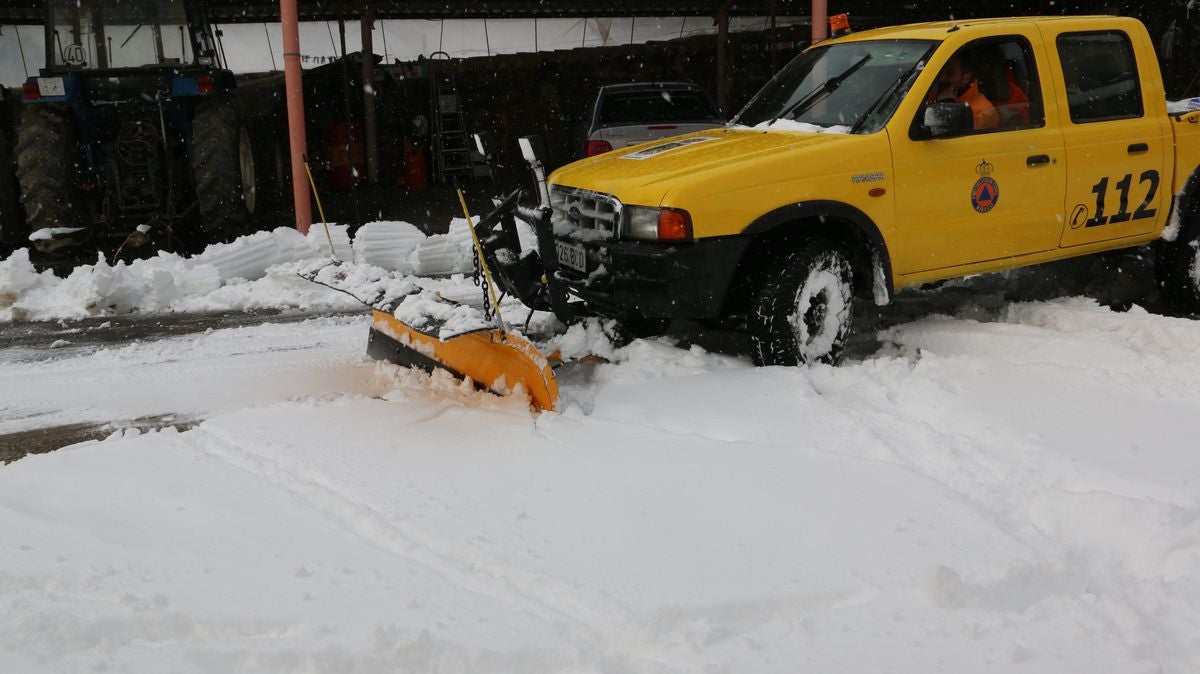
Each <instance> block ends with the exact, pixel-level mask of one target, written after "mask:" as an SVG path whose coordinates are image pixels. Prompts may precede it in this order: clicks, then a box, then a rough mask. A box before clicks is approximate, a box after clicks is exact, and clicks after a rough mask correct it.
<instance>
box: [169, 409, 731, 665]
mask: <svg viewBox="0 0 1200 674" xmlns="http://www.w3.org/2000/svg"><path fill="white" fill-rule="evenodd" d="M444 411H445V410H444V409H439V410H438V411H437V412H436V413H435V414H433V415H432V416H431V417H430V418H435V417H437V416H438V415H440V414H441V413H442V412H444ZM423 418H424V417H423ZM418 421H421V419H418ZM182 437H184V438H186V439H187V440H188V441H189V442H190V443H191V444H192V445H193V446H194V447H195V448H196V450H198V451H200V452H203V453H205V454H208V455H210V456H213V457H215V458H217V459H219V460H221V461H224V462H226V463H228V464H230V465H232V466H234V467H236V468H239V469H241V470H245V471H247V472H249V473H251V474H253V475H255V476H257V477H259V478H261V479H263V480H265V481H267V482H270V483H271V484H274V485H277V486H279V487H281V488H282V489H284V490H285V491H287V492H289V493H291V494H293V495H294V496H295V497H296V498H298V499H299V500H300V501H301V502H303V503H306V504H308V505H309V506H311V507H312V508H313V509H315V510H317V511H318V512H320V513H321V514H322V515H324V516H326V517H329V518H331V519H333V520H335V521H337V522H339V523H341V524H342V525H343V526H344V527H345V528H346V529H347V530H349V531H351V532H353V533H354V534H356V535H357V536H359V537H360V538H361V539H362V540H364V541H365V542H367V543H368V544H370V545H372V546H374V547H376V548H379V549H381V550H384V551H385V552H388V553H390V554H392V555H395V556H396V557H398V558H401V559H404V560H406V561H409V562H412V563H415V564H418V565H420V566H422V567H424V568H426V569H428V570H430V571H432V572H433V573H435V574H436V575H438V576H439V577H441V578H443V579H445V580H446V581H447V582H448V583H450V584H452V585H454V586H455V587H458V588H461V589H463V590H465V591H468V592H471V593H474V594H477V595H480V596H484V597H487V598H490V599H492V600H495V601H497V602H500V603H502V604H506V605H510V606H513V607H515V608H517V609H518V610H521V611H524V612H526V613H528V614H530V615H532V616H534V617H536V618H537V619H539V620H541V621H543V622H545V623H546V624H548V625H551V626H553V627H554V628H555V629H557V630H558V631H559V632H560V634H561V635H562V636H563V638H564V640H566V641H567V642H568V643H573V644H575V645H576V647H577V648H578V649H579V655H580V656H581V657H582V658H584V659H585V660H588V661H595V662H603V663H606V664H609V665H611V664H616V663H621V666H622V667H629V666H632V669H629V670H628V671H646V672H661V671H680V672H693V671H696V670H697V669H699V668H701V667H703V666H704V665H705V664H708V663H705V662H693V661H690V659H691V656H694V655H699V653H689V654H686V655H687V657H688V658H689V661H687V662H678V660H680V658H681V654H680V653H679V652H677V650H676V649H672V651H671V652H670V653H669V654H668V653H666V652H664V651H663V647H662V646H661V645H660V643H659V641H660V638H661V634H655V633H653V632H651V631H650V626H648V625H646V624H645V623H644V621H641V620H638V619H637V618H636V617H635V616H634V615H633V614H631V613H630V612H629V611H628V610H627V609H625V608H623V607H616V606H612V605H605V604H604V603H602V602H601V601H600V600H594V599H589V598H585V597H583V596H582V595H581V594H580V593H579V592H578V591H577V590H576V589H575V588H574V587H572V586H571V585H570V584H568V583H566V582H564V581H561V580H558V579H555V578H552V577H547V576H545V575H540V574H537V573H531V572H528V571H525V570H522V569H519V568H514V567H512V566H511V565H509V564H507V563H505V562H503V561H500V560H497V559H495V558H493V557H491V556H489V555H488V554H486V553H484V552H482V551H480V550H478V549H476V548H473V547H472V546H469V545H466V544H463V543H451V542H450V541H448V540H446V539H444V538H441V537H438V536H436V535H435V534H432V533H430V532H428V531H425V530H423V529H420V528H418V527H415V526H413V525H411V524H408V523H405V522H402V521H399V520H398V519H397V518H395V517H392V516H389V515H388V514H387V513H385V512H383V511H381V510H380V509H379V508H377V507H376V506H374V505H372V504H370V503H367V502H365V501H364V500H362V499H360V498H356V496H355V495H354V494H352V493H351V491H350V490H348V489H346V488H344V487H343V486H341V485H339V484H337V483H336V482H335V481H333V480H331V479H329V477H328V476H327V475H325V474H324V473H322V472H321V470H320V469H318V468H317V467H315V466H312V465H308V464H305V463H304V462H301V461H296V460H291V459H287V458H285V454H284V453H283V452H266V451H260V450H259V446H258V445H254V444H251V443H247V442H244V441H241V440H239V438H238V437H237V436H236V435H234V434H233V433H231V432H229V431H226V430H224V429H222V428H221V426H220V424H219V422H218V421H211V420H210V421H206V422H204V423H203V424H202V425H200V426H199V427H198V428H196V429H193V430H191V431H188V432H187V433H185V434H183V436H182ZM658 628H659V629H661V621H660V623H659V625H658ZM673 661H674V662H673ZM668 666H670V667H672V668H677V669H666V668H667V667H668ZM622 671H626V670H622Z"/></svg>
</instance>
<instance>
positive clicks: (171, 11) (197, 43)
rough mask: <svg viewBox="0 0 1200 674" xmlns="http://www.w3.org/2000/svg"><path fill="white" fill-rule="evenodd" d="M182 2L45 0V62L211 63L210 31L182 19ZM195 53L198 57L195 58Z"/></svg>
mask: <svg viewBox="0 0 1200 674" xmlns="http://www.w3.org/2000/svg"><path fill="white" fill-rule="evenodd" d="M188 4H191V3H190V2H187V1H186V0H49V2H48V6H47V11H48V12H49V21H48V22H47V25H46V63H47V65H49V66H50V67H53V68H59V69H63V68H69V69H91V68H125V67H136V66H147V65H172V64H186V63H197V62H203V61H204V60H205V58H207V59H209V62H210V63H213V64H215V62H216V61H215V56H216V53H215V50H214V49H212V46H213V45H212V41H211V32H210V29H209V28H208V27H207V25H203V24H202V23H201V22H198V21H193V22H192V23H191V24H189V22H188V11H187V10H188V7H187V5H188ZM197 52H199V53H200V56H201V57H203V58H197Z"/></svg>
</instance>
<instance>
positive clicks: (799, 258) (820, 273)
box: [747, 238, 854, 365]
mask: <svg viewBox="0 0 1200 674" xmlns="http://www.w3.org/2000/svg"><path fill="white" fill-rule="evenodd" d="M763 272H764V275H763V276H762V278H763V279H764V280H763V281H762V282H760V283H759V285H758V289H757V291H756V293H755V296H754V299H753V304H752V306H751V310H750V315H749V319H748V321H747V324H748V327H749V331H750V342H751V345H752V348H753V356H754V362H755V363H756V364H758V365H800V364H811V363H828V364H831V365H835V364H837V363H838V361H839V360H840V359H841V355H842V349H843V347H844V346H845V345H846V339H847V338H848V337H849V336H850V327H851V323H852V320H853V317H854V288H853V272H852V270H851V266H850V260H849V258H848V257H847V256H846V255H845V253H843V252H842V251H841V250H840V249H838V247H837V246H835V245H834V244H833V243H832V242H830V241H828V240H826V239H822V238H814V239H809V240H808V241H805V242H804V243H802V244H801V245H800V246H799V247H797V248H796V249H795V250H793V251H792V252H790V253H789V254H787V255H784V256H782V258H781V259H779V260H778V261H777V262H776V263H774V264H773V265H769V268H767V269H764V270H763Z"/></svg>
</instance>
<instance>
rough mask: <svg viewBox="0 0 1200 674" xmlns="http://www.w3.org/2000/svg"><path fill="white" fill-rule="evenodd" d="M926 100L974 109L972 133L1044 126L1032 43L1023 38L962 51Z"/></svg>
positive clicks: (994, 41) (975, 44) (978, 44)
mask: <svg viewBox="0 0 1200 674" xmlns="http://www.w3.org/2000/svg"><path fill="white" fill-rule="evenodd" d="M925 102H926V104H927V105H932V104H934V103H946V102H950V103H960V104H963V105H966V106H969V107H970V110H971V119H972V128H971V130H970V132H969V133H986V132H990V131H1004V130H1011V129H1023V128H1031V127H1040V126H1042V124H1043V122H1044V117H1043V114H1042V101H1041V90H1040V86H1039V84H1038V79H1037V70H1036V68H1035V67H1034V62H1033V57H1032V54H1031V51H1030V48H1029V44H1028V42H1027V41H1026V40H1025V39H1024V38H1019V37H1005V38H999V39H996V38H988V39H984V40H978V41H976V42H972V43H970V44H968V45H966V46H964V47H962V48H961V49H959V50H958V51H957V52H955V53H954V55H953V56H951V57H950V59H949V60H948V61H947V62H946V65H945V66H943V67H942V70H941V71H940V72H939V73H938V76H937V79H936V80H934V83H933V85H932V86H931V87H930V88H929V91H928V92H927V93H926V96H925ZM918 121H920V117H918ZM962 135H966V134H962Z"/></svg>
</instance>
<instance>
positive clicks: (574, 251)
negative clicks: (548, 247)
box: [554, 241, 587, 274]
mask: <svg viewBox="0 0 1200 674" xmlns="http://www.w3.org/2000/svg"><path fill="white" fill-rule="evenodd" d="M554 250H556V251H557V252H558V263H559V264H561V265H562V266H564V267H570V268H571V269H574V270H575V271H577V272H582V273H584V274H586V273H587V251H586V250H584V247H583V246H581V245H579V244H577V243H567V242H566V241H555V242H554Z"/></svg>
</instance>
